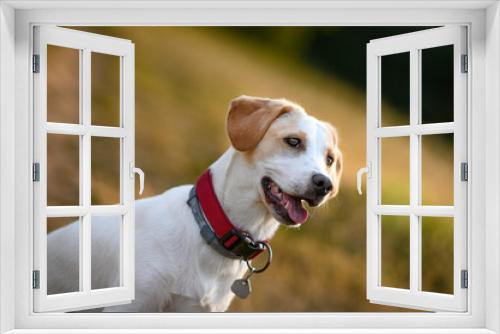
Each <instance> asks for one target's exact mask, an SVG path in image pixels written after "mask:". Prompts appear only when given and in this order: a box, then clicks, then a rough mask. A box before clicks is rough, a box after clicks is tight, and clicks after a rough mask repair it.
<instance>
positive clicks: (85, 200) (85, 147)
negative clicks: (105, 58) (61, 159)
mask: <svg viewBox="0 0 500 334" xmlns="http://www.w3.org/2000/svg"><path fill="white" fill-rule="evenodd" d="M81 63H82V64H81V79H80V80H81V84H80V87H81V96H82V112H81V115H82V125H83V126H84V127H85V128H87V129H88V128H89V127H90V123H91V52H90V50H88V49H84V50H83V51H82V62H81ZM91 139H92V138H91V135H90V132H87V133H85V134H84V135H83V139H82V146H81V150H82V158H81V160H80V169H81V170H82V188H83V189H82V199H81V200H82V205H83V207H84V208H85V214H84V216H83V218H82V233H81V234H80V236H81V240H80V247H81V253H80V259H81V261H80V275H81V278H82V279H81V281H82V282H83V283H82V284H83V291H84V292H88V293H90V290H91V279H92V278H91V263H90V261H91V258H92V257H91V216H90V215H91V214H90V206H91V152H92V149H91V143H92V141H91Z"/></svg>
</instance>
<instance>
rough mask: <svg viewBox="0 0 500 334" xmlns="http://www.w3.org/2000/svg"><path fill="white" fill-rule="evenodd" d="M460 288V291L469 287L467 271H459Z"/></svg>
mask: <svg viewBox="0 0 500 334" xmlns="http://www.w3.org/2000/svg"><path fill="white" fill-rule="evenodd" d="M460 287H461V288H462V289H467V288H468V287H469V272H468V271H467V270H462V271H461V277H460Z"/></svg>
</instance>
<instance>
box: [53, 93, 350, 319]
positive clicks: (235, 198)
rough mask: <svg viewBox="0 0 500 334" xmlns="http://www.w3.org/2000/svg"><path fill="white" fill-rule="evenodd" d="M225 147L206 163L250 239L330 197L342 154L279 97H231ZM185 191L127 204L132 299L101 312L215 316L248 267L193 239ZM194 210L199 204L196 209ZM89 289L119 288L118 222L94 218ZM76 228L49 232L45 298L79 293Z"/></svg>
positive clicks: (292, 222)
mask: <svg viewBox="0 0 500 334" xmlns="http://www.w3.org/2000/svg"><path fill="white" fill-rule="evenodd" d="M226 128H227V133H228V136H229V139H230V142H231V145H232V147H230V148H229V149H228V150H227V151H226V152H225V153H224V154H223V155H222V156H221V157H220V158H219V159H218V160H216V161H215V162H214V163H213V164H212V165H211V166H210V167H209V174H210V177H211V182H212V186H213V191H214V193H215V196H216V198H217V200H218V203H220V206H221V209H222V210H223V212H224V214H225V216H226V217H227V219H228V220H230V221H231V223H232V224H234V226H235V227H236V228H237V229H238V230H241V231H245V235H247V236H249V237H251V239H252V240H271V239H272V237H273V235H274V234H275V233H276V231H277V229H278V227H279V226H280V225H285V226H288V227H298V226H300V225H301V224H303V223H304V222H305V221H306V220H307V218H308V212H307V209H306V208H305V207H304V204H305V203H307V204H308V206H310V207H317V206H320V205H322V204H323V203H325V202H326V201H328V200H329V199H331V198H333V197H335V196H336V194H337V192H338V190H339V182H340V179H341V175H342V153H341V151H340V149H339V146H338V137H337V133H336V130H335V128H334V127H333V126H332V125H330V124H329V123H326V122H322V121H319V120H317V119H316V118H314V117H312V116H310V115H308V114H307V113H306V112H305V111H304V109H303V108H302V107H301V106H299V105H298V104H296V103H292V102H290V101H288V100H286V99H270V98H260V97H251V96H240V97H238V98H235V99H234V100H232V101H231V103H230V106H229V112H228V116H227V122H226ZM192 189H193V186H192V185H183V186H179V187H175V188H172V189H170V190H168V191H166V192H164V193H163V194H161V195H158V196H154V197H150V198H146V199H143V200H139V201H137V202H136V223H135V226H136V230H135V238H136V248H135V250H136V265H135V267H136V274H135V284H136V286H135V300H133V301H132V302H131V303H129V304H123V305H116V306H108V307H104V308H101V309H98V310H93V311H103V312H223V311H226V310H227V309H228V307H229V306H230V303H231V301H232V300H233V297H234V293H233V292H232V291H231V286H232V284H233V282H234V281H235V280H237V279H241V278H242V277H243V276H244V275H245V273H246V271H247V264H246V263H245V261H243V260H242V259H238V258H230V257H227V256H224V255H223V254H221V253H220V252H218V251H217V249H215V248H214V247H213V245H211V244H209V243H207V241H206V239H204V237H203V236H202V234H200V226H199V224H198V221H197V220H196V219H195V216H194V214H193V209H192V208H191V207H190V205H189V203H188V201H189V199H190V196H191V195H190V194H193V192H192ZM202 204H203V203H202ZM93 220H95V221H93V223H92V245H91V246H92V250H91V251H92V289H97V288H104V287H113V286H118V285H119V276H118V273H119V262H118V254H119V252H117V251H113V250H117V249H118V250H119V245H120V240H119V233H116V232H115V233H113V232H112V231H113V229H114V228H116V229H118V231H119V224H120V221H119V219H118V218H113V217H93ZM78 228H79V227H78V224H77V223H73V224H69V225H67V226H65V227H63V228H60V229H58V230H55V231H54V232H51V233H50V234H49V235H48V258H49V259H50V261H49V263H48V292H49V293H58V292H61V291H78V261H79V258H78V257H79V256H78Z"/></svg>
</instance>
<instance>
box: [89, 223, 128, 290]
mask: <svg viewBox="0 0 500 334" xmlns="http://www.w3.org/2000/svg"><path fill="white" fill-rule="evenodd" d="M121 225H122V217H121V216H92V245H91V247H92V260H91V264H92V287H91V288H92V289H104V288H111V287H117V286H120V247H121V246H120V245H121V239H120V236H121Z"/></svg>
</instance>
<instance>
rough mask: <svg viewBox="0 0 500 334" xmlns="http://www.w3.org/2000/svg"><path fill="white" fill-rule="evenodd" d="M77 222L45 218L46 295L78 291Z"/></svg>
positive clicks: (78, 241) (78, 254) (78, 225)
mask: <svg viewBox="0 0 500 334" xmlns="http://www.w3.org/2000/svg"><path fill="white" fill-rule="evenodd" d="M79 222H80V220H79V218H78V217H64V218H47V233H48V235H47V294H49V295H51V294H57V293H66V292H76V291H79V290H80V282H79V280H80V278H79V276H80V224H79ZM42 284H43V282H42Z"/></svg>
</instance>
